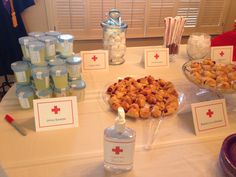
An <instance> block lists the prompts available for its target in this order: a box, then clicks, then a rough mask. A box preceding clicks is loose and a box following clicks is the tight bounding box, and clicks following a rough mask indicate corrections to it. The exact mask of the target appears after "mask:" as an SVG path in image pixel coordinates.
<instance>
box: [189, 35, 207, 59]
mask: <svg viewBox="0 0 236 177" xmlns="http://www.w3.org/2000/svg"><path fill="white" fill-rule="evenodd" d="M210 47H211V37H210V36H209V35H208V34H205V33H193V34H191V35H190V37H189V39H188V44H187V54H188V56H189V57H190V59H192V60H194V59H202V58H205V57H207V56H208V54H209V53H210Z"/></svg>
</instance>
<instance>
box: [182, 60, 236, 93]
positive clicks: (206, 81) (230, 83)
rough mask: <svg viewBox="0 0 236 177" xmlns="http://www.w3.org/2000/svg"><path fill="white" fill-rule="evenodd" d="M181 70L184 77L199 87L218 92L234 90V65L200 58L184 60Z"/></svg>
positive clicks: (235, 78)
mask: <svg viewBox="0 0 236 177" xmlns="http://www.w3.org/2000/svg"><path fill="white" fill-rule="evenodd" d="M182 70H183V72H184V75H185V76H186V78H187V79H188V80H189V81H190V82H192V83H194V84H195V85H197V86H198V87H200V88H203V89H207V90H210V91H213V92H218V93H228V94H230V93H235V92H236V65H233V64H221V63H216V62H215V61H214V60H211V59H201V60H193V61H188V62H186V63H185V64H184V65H183V66H182Z"/></svg>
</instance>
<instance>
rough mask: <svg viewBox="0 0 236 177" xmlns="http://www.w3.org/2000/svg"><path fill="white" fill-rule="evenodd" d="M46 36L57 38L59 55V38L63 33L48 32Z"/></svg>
mask: <svg viewBox="0 0 236 177" xmlns="http://www.w3.org/2000/svg"><path fill="white" fill-rule="evenodd" d="M45 34H46V35H47V36H53V37H55V38H56V39H57V42H56V53H57V54H59V53H60V51H59V41H58V36H60V35H61V33H60V32H58V31H48V32H45Z"/></svg>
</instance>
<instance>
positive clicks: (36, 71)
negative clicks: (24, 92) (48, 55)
mask: <svg viewBox="0 0 236 177" xmlns="http://www.w3.org/2000/svg"><path fill="white" fill-rule="evenodd" d="M32 76H33V79H34V86H35V88H36V90H38V91H39V90H45V89H48V88H49V87H50V82H49V68H48V67H35V68H33V69H32Z"/></svg>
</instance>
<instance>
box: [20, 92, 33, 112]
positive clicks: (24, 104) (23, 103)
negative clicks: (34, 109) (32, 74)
mask: <svg viewBox="0 0 236 177" xmlns="http://www.w3.org/2000/svg"><path fill="white" fill-rule="evenodd" d="M23 95H24V93H23V92H20V93H19V95H18V99H19V102H20V105H21V107H22V108H24V109H28V108H30V104H29V100H28V98H23Z"/></svg>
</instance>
